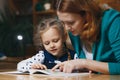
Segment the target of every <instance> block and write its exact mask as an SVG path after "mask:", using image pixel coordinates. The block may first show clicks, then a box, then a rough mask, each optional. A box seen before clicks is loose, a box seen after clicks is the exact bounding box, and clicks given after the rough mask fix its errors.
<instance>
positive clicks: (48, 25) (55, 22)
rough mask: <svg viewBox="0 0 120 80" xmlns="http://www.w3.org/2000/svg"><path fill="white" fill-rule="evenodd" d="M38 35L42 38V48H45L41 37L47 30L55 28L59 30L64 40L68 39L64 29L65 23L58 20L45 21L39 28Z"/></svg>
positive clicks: (48, 19)
mask: <svg viewBox="0 0 120 80" xmlns="http://www.w3.org/2000/svg"><path fill="white" fill-rule="evenodd" d="M37 28H38V29H37V32H38V33H37V34H38V36H39V38H40V47H42V48H44V47H43V45H42V39H41V35H42V34H43V33H45V32H46V31H47V30H49V29H50V28H55V29H56V30H58V32H59V33H60V35H61V36H62V38H63V39H65V37H66V31H65V29H64V27H63V23H62V22H61V21H60V20H58V19H57V18H47V19H43V20H42V21H41V22H40V23H39V24H38V26H37Z"/></svg>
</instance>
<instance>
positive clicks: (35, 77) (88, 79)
mask: <svg viewBox="0 0 120 80" xmlns="http://www.w3.org/2000/svg"><path fill="white" fill-rule="evenodd" d="M6 71H8V70H6ZM0 80H120V75H100V74H99V75H98V74H90V75H80V76H64V77H60V76H49V75H42V74H32V75H25V74H24V75H21V74H0Z"/></svg>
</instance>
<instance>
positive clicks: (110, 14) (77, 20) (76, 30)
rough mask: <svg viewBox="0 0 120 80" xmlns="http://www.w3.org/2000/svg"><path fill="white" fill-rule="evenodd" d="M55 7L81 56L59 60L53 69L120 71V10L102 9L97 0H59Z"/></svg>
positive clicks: (114, 72) (64, 70)
mask: <svg viewBox="0 0 120 80" xmlns="http://www.w3.org/2000/svg"><path fill="white" fill-rule="evenodd" d="M56 10H57V15H58V18H59V19H60V20H61V21H62V22H63V23H64V26H65V28H66V29H67V30H68V32H69V36H70V39H71V42H72V45H73V47H74V49H75V51H76V53H77V56H78V57H79V59H76V60H70V61H66V62H63V63H60V64H58V65H56V66H55V67H54V68H53V70H55V69H56V68H60V69H61V70H62V71H63V72H73V71H74V70H76V69H77V70H79V69H88V70H89V71H93V72H97V73H103V74H120V68H119V67H120V33H119V31H120V13H119V12H118V11H116V10H114V9H112V8H110V9H106V10H105V9H103V8H102V7H100V6H99V5H98V4H97V3H96V2H95V0H58V2H57V9H56ZM68 67H69V68H68Z"/></svg>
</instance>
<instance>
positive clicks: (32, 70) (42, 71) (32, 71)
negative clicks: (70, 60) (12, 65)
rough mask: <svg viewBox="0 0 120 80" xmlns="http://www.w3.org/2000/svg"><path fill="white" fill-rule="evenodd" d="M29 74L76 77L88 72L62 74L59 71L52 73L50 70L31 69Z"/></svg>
mask: <svg viewBox="0 0 120 80" xmlns="http://www.w3.org/2000/svg"><path fill="white" fill-rule="evenodd" d="M29 72H30V74H46V75H50V76H78V75H89V73H88V72H84V73H64V72H60V71H59V70H56V71H52V70H51V69H46V70H38V69H31V70H29Z"/></svg>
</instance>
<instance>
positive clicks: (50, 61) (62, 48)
mask: <svg viewBox="0 0 120 80" xmlns="http://www.w3.org/2000/svg"><path fill="white" fill-rule="evenodd" d="M38 32H39V35H40V41H41V42H42V45H43V46H44V50H42V51H39V53H38V54H36V55H35V56H33V57H31V58H28V59H26V60H23V61H21V62H19V63H18V64H17V70H18V71H22V72H25V71H28V70H29V69H31V68H33V69H36V68H37V69H47V68H48V69H51V68H52V67H54V66H55V65H56V64H57V63H60V62H63V61H66V60H70V59H74V54H75V52H74V51H73V50H70V49H67V47H66V44H65V40H66V33H65V30H64V28H63V24H62V23H61V22H60V21H59V20H57V19H55V18H50V19H45V20H43V21H42V22H41V23H40V25H39V26H38Z"/></svg>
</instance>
